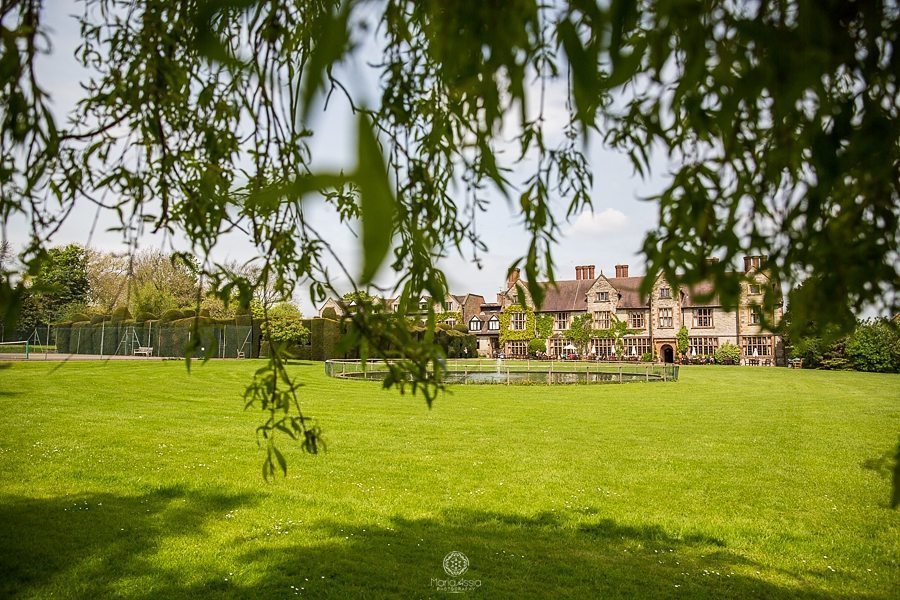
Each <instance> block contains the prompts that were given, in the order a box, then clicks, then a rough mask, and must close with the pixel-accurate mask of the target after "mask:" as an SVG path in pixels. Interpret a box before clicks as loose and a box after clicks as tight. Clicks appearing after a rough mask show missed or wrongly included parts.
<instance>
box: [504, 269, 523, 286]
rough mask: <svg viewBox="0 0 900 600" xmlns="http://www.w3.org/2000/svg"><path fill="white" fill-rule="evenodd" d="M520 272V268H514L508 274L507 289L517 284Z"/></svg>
mask: <svg viewBox="0 0 900 600" xmlns="http://www.w3.org/2000/svg"><path fill="white" fill-rule="evenodd" d="M520 273H521V271H520V270H519V269H513V270H512V271H510V272H509V274H508V275H507V276H506V289H509V288H511V287H512V286H514V285H516V283H517V282H518V281H519V274H520Z"/></svg>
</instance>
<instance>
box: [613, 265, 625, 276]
mask: <svg viewBox="0 0 900 600" xmlns="http://www.w3.org/2000/svg"><path fill="white" fill-rule="evenodd" d="M616 277H628V265H616Z"/></svg>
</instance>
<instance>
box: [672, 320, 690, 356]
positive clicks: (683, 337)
mask: <svg viewBox="0 0 900 600" xmlns="http://www.w3.org/2000/svg"><path fill="white" fill-rule="evenodd" d="M675 343H676V345H677V350H678V354H679V356H684V355H686V354H687V351H688V347H689V346H690V336H689V335H688V329H687V327H685V326H684V325H682V326H681V329H679V330H678V334H677V335H676V336H675Z"/></svg>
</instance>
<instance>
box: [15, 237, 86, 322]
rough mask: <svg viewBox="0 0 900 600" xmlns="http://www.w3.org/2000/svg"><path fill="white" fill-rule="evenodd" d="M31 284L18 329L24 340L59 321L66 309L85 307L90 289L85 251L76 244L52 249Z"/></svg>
mask: <svg viewBox="0 0 900 600" xmlns="http://www.w3.org/2000/svg"><path fill="white" fill-rule="evenodd" d="M29 283H30V285H29V286H28V288H27V295H26V298H25V302H24V303H23V304H22V307H23V310H22V312H21V315H20V316H19V320H18V326H17V330H18V333H19V336H21V337H27V336H29V335H31V333H32V332H33V331H34V329H35V327H38V326H40V325H47V324H48V323H50V322H52V321H55V320H57V319H58V318H60V316H61V315H62V313H63V312H64V311H65V310H66V309H67V308H71V307H81V306H83V304H84V303H85V301H86V300H87V297H88V289H89V287H88V277H87V257H86V255H85V250H84V248H82V247H81V246H77V245H75V244H70V245H68V246H65V247H57V248H50V249H49V250H48V251H47V256H46V258H45V259H44V260H43V261H42V262H41V267H40V269H39V270H38V272H37V275H36V276H35V277H34V278H33V279H32V280H31V281H30V282H29Z"/></svg>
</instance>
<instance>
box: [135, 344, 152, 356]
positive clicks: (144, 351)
mask: <svg viewBox="0 0 900 600" xmlns="http://www.w3.org/2000/svg"><path fill="white" fill-rule="evenodd" d="M134 355H135V356H153V347H152V346H138V347H137V348H135V349H134Z"/></svg>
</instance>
